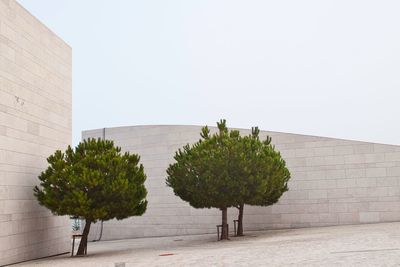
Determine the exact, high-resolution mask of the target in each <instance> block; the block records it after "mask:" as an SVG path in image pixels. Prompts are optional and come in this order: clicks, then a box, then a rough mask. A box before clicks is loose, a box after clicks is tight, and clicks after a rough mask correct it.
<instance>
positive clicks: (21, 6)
mask: <svg viewBox="0 0 400 267" xmlns="http://www.w3.org/2000/svg"><path fill="white" fill-rule="evenodd" d="M13 1H14V2H15V3H16V5H17V6H18V7H19V8H21V9H22V10H23V11H24V12H26V13H28V14H29V15H30V16H31V17H32V18H33V19H35V20H36V21H37V22H39V24H40V25H41V26H42V27H43V28H45V29H46V30H47V31H48V32H49V33H50V34H52V35H54V36H55V37H56V38H57V39H58V40H60V41H61V42H62V43H63V44H64V45H66V46H67V47H68V48H69V49H70V50H72V47H71V46H70V45H69V44H68V43H67V42H66V41H64V39H62V38H61V37H60V36H59V35H58V34H57V33H55V32H54V31H53V30H52V29H50V28H49V27H48V26H47V25H46V24H44V23H43V22H42V21H41V20H40V19H38V18H37V17H36V16H35V15H34V14H32V13H31V12H30V11H29V10H28V9H26V8H25V7H24V6H23V5H21V4H20V3H19V2H18V1H16V0H13Z"/></svg>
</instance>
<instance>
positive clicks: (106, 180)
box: [34, 139, 147, 255]
mask: <svg viewBox="0 0 400 267" xmlns="http://www.w3.org/2000/svg"><path fill="white" fill-rule="evenodd" d="M139 160H140V157H139V156H138V155H136V154H129V153H121V149H120V148H119V147H115V146H114V143H113V142H112V141H109V140H101V139H97V140H96V139H88V140H84V141H83V142H81V143H79V144H78V146H77V147H76V148H75V149H72V148H71V147H70V146H69V147H68V149H67V150H66V151H65V152H61V151H60V150H58V151H56V152H55V153H54V154H53V155H51V156H50V157H49V158H48V159H47V161H48V163H49V166H48V168H47V169H46V170H45V171H43V172H42V173H41V174H40V176H39V180H40V181H41V183H40V187H37V186H36V187H35V188H34V194H35V196H36V197H37V199H38V201H39V203H40V204H41V205H43V206H45V207H47V208H48V209H50V210H51V211H52V213H53V214H55V215H70V216H74V217H81V218H84V219H85V227H84V230H83V233H82V235H83V236H82V239H81V242H80V244H79V248H78V252H77V255H83V254H84V251H85V249H86V246H87V237H88V234H89V231H90V225H91V224H92V223H95V222H96V221H98V220H103V221H106V220H110V219H113V218H116V219H118V220H121V219H125V218H127V217H130V216H135V215H142V214H143V213H144V212H145V211H146V207H147V201H146V199H145V198H146V195H147V191H146V188H145V186H144V182H145V180H146V175H145V173H144V168H143V166H142V164H139Z"/></svg>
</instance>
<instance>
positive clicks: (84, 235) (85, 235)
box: [76, 219, 92, 255]
mask: <svg viewBox="0 0 400 267" xmlns="http://www.w3.org/2000/svg"><path fill="white" fill-rule="evenodd" d="M91 224H92V221H91V220H89V219H86V222H85V228H83V233H82V238H81V242H80V243H79V248H78V252H77V253H76V255H85V251H86V247H87V240H88V235H89V231H90V225H91Z"/></svg>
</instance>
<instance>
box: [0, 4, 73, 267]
mask: <svg viewBox="0 0 400 267" xmlns="http://www.w3.org/2000/svg"><path fill="white" fill-rule="evenodd" d="M70 143H71V48H70V47H69V46H68V45H67V44H65V43H64V42H63V41H62V40H61V39H60V38H58V37H57V36H56V35H55V34H54V33H52V32H51V31H50V30H49V29H47V28H46V27H45V26H44V25H43V24H42V23H40V22H39V21H38V20H37V19H36V18H34V17H33V16H32V15H31V14H30V13H29V12H27V11H26V10H25V9H24V8H23V7H21V6H20V5H19V4H18V3H16V2H15V1H14V0H8V1H7V0H0V265H3V264H8V263H14V262H19V261H25V260H29V259H34V258H39V257H45V256H50V255H54V254H59V253H64V252H68V251H69V250H70V242H69V236H70V225H69V221H68V219H67V218H66V217H56V216H52V215H51V213H50V212H49V211H48V210H46V209H45V208H43V207H41V206H39V204H38V202H37V201H36V199H35V198H34V196H33V191H32V189H33V186H34V185H36V184H38V179H37V176H38V175H39V173H40V172H41V171H42V170H44V169H45V168H46V166H47V162H46V158H47V156H49V155H50V154H52V153H54V151H55V150H57V149H65V148H66V146H67V145H68V144H70Z"/></svg>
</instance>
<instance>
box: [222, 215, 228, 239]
mask: <svg viewBox="0 0 400 267" xmlns="http://www.w3.org/2000/svg"><path fill="white" fill-rule="evenodd" d="M221 211H222V229H221V240H226V239H229V232H228V231H229V229H228V209H227V208H222V209H221Z"/></svg>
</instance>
